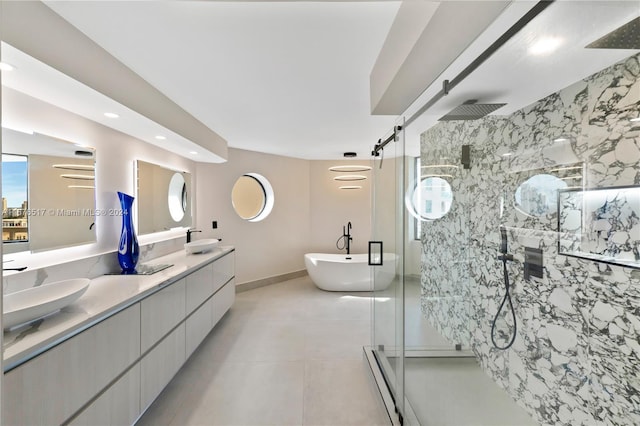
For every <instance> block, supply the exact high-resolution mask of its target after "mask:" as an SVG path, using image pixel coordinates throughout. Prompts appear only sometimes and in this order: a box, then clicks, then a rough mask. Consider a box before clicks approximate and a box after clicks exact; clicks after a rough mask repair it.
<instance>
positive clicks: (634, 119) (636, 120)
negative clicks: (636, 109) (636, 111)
mask: <svg viewBox="0 0 640 426" xmlns="http://www.w3.org/2000/svg"><path fill="white" fill-rule="evenodd" d="M629 121H633V122H634V123H635V122H638V121H640V117H636V118H632V119H631V120H629Z"/></svg>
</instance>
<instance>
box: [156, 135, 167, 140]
mask: <svg viewBox="0 0 640 426" xmlns="http://www.w3.org/2000/svg"><path fill="white" fill-rule="evenodd" d="M156 139H158V140H159V141H163V140H165V139H167V138H166V136H162V135H158V136H156Z"/></svg>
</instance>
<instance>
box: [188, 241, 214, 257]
mask: <svg viewBox="0 0 640 426" xmlns="http://www.w3.org/2000/svg"><path fill="white" fill-rule="evenodd" d="M219 242H220V240H217V239H215V238H206V239H204V240H196V241H191V242H190V243H187V244H185V245H184V249H185V251H186V252H187V254H195V253H204V252H205V251H209V250H211V249H213V248H214V247H215V246H216V245H218V243H219Z"/></svg>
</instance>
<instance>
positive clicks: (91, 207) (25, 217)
mask: <svg viewBox="0 0 640 426" xmlns="http://www.w3.org/2000/svg"><path fill="white" fill-rule="evenodd" d="M2 149H3V154H2V241H3V252H4V253H15V252H19V251H26V250H31V251H37V250H46V249H52V248H57V247H67V246H73V245H78V244H86V243H91V242H95V241H96V230H95V206H96V203H95V158H96V153H95V150H94V149H93V148H87V147H80V146H78V145H77V144H74V143H72V142H68V141H64V140H60V139H56V138H53V137H50V136H47V135H42V134H38V133H34V134H29V133H23V132H18V131H15V130H10V129H6V128H3V129H2Z"/></svg>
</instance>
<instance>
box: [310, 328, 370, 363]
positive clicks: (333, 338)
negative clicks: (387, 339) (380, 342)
mask: <svg viewBox="0 0 640 426" xmlns="http://www.w3.org/2000/svg"><path fill="white" fill-rule="evenodd" d="M305 329H306V331H307V334H306V339H305V359H308V360H311V359H352V360H359V359H361V358H362V347H363V346H368V345H370V344H371V343H370V342H371V322H370V321H368V320H366V321H363V320H317V321H308V322H306V323H305Z"/></svg>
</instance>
